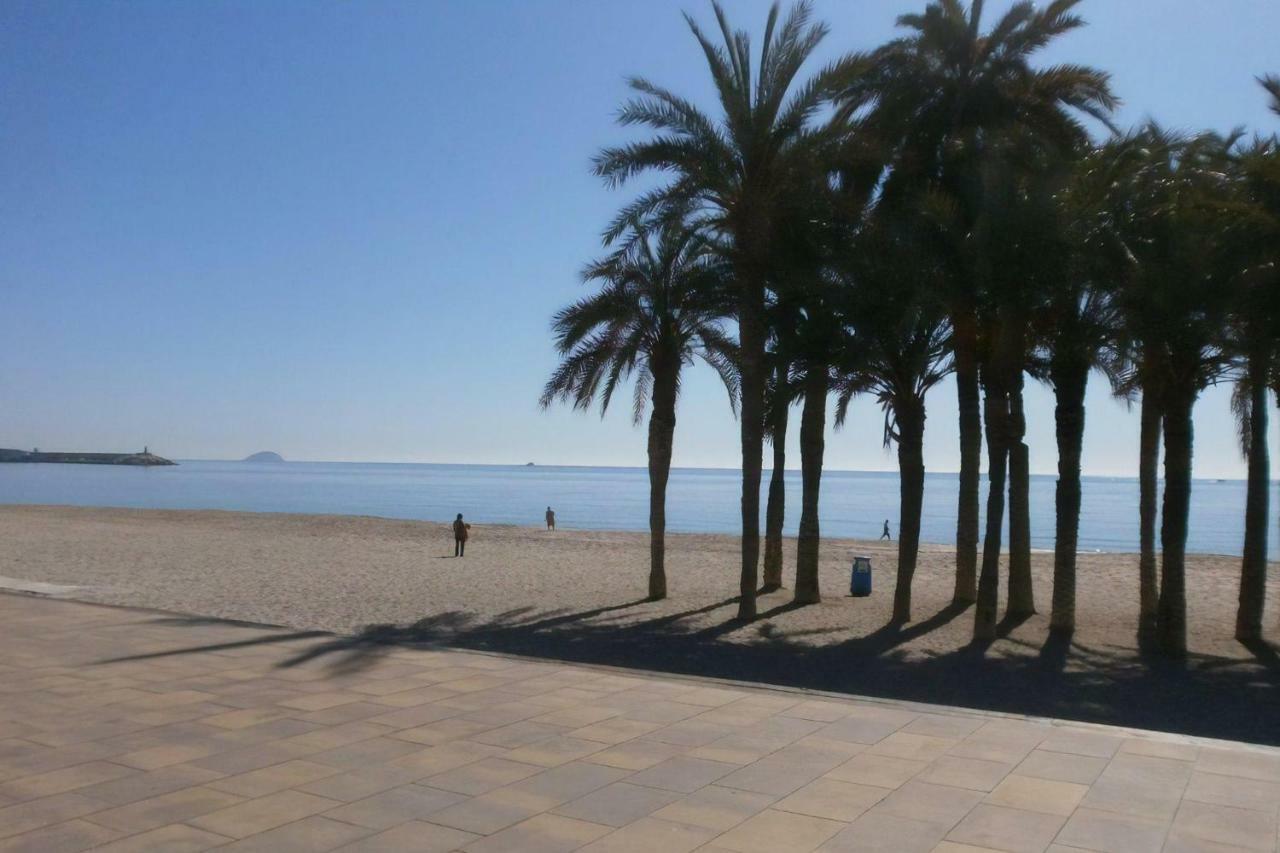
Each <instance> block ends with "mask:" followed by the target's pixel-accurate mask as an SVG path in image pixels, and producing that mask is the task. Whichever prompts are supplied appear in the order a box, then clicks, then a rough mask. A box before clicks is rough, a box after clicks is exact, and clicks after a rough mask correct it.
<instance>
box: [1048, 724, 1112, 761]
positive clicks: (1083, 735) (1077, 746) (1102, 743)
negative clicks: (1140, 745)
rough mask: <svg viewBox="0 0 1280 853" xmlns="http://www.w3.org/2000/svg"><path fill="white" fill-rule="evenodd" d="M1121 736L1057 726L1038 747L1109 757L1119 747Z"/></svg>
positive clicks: (1050, 750)
mask: <svg viewBox="0 0 1280 853" xmlns="http://www.w3.org/2000/svg"><path fill="white" fill-rule="evenodd" d="M1123 742H1124V739H1123V738H1120V737H1117V736H1116V735H1109V734H1103V733H1101V732H1092V731H1085V730H1082V729H1072V728H1067V727H1058V728H1057V729H1056V730H1055V731H1054V732H1053V733H1052V734H1050V735H1049V736H1048V737H1046V738H1045V739H1044V740H1042V741H1041V742H1040V749H1044V750H1048V751H1049V752H1070V753H1073V754H1075V755H1091V756H1094V757H1095V758H1110V757H1111V756H1113V755H1115V754H1116V751H1117V750H1119V749H1120V744H1122V743H1123Z"/></svg>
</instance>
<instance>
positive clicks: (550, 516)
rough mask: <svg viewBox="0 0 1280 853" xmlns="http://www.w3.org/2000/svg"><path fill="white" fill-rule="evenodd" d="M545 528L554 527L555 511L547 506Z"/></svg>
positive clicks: (551, 528) (552, 528)
mask: <svg viewBox="0 0 1280 853" xmlns="http://www.w3.org/2000/svg"><path fill="white" fill-rule="evenodd" d="M547 529H548V530H555V529H556V511H555V510H554V509H552V508H551V507H547Z"/></svg>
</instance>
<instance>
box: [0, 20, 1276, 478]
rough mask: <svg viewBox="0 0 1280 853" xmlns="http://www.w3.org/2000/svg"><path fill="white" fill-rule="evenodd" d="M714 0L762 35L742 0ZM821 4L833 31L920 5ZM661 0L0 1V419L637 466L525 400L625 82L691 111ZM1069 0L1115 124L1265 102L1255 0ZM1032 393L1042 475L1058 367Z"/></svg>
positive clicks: (685, 445) (1224, 111)
mask: <svg viewBox="0 0 1280 853" xmlns="http://www.w3.org/2000/svg"><path fill="white" fill-rule="evenodd" d="M726 5H727V7H728V10H729V13H730V16H731V19H732V20H733V21H734V22H735V24H736V25H738V26H744V27H748V28H750V29H751V30H753V31H754V32H758V31H759V29H760V28H761V26H762V24H763V21H764V17H765V13H766V11H767V3H766V2H763V0H729V2H728V3H727V4H726ZM815 5H816V11H817V14H818V16H819V17H821V18H822V19H824V20H826V21H827V22H828V23H829V24H830V27H831V34H830V36H829V37H828V39H827V41H826V42H825V43H824V45H823V47H822V51H821V53H820V59H825V58H831V57H834V56H836V55H838V54H840V53H843V52H846V51H851V50H861V49H868V48H871V47H874V46H875V45H877V44H879V43H880V42H882V41H884V40H885V39H887V38H889V37H891V36H892V35H893V33H894V27H893V21H894V18H895V17H896V16H897V15H898V14H901V13H903V12H908V11H913V10H915V9H917V8H919V7H922V5H923V0H857V2H852V0H825V2H818V3H816V4H815ZM987 5H988V16H989V18H991V17H994V15H995V14H997V13H999V12H1000V11H1002V10H1003V9H1005V8H1007V7H1008V5H1009V0H989V2H988V4H987ZM682 10H688V11H690V12H691V13H693V14H694V15H695V16H696V17H697V18H699V19H701V20H702V21H704V22H705V23H708V24H709V23H710V21H711V16H710V5H709V3H704V2H701V0H681V2H665V0H661V1H660V0H653V2H645V3H636V2H633V0H543V2H537V3H519V2H497V1H496V0H481V2H469V0H467V2H464V0H453V1H452V2H445V1H444V0H438V1H437V2H429V3H426V2H385V0H369V2H359V3H356V2H345V1H344V2H334V1H333V0H329V1H328V2H316V3H302V2H286V1H285V0H278V2H271V3H261V2H257V1H256V0H245V2H235V0H223V2H217V3H173V2H168V0H164V2H145V0H133V2H121V0H104V2H88V0H78V1H77V2H69V0H62V2H24V0H10V2H6V3H4V4H0V447H21V448H28V447H36V446H38V447H41V448H43V449H48V450H55V449H62V450H94V451H125V450H133V449H140V448H141V447H142V446H143V445H144V444H145V445H148V446H149V447H150V448H151V450H152V451H153V452H156V453H160V454H162V455H165V456H169V457H172V458H180V459H191V458H201V459H221V458H239V457H243V456H245V455H247V454H249V453H252V452H255V451H259V450H274V451H278V452H280V453H281V454H283V455H284V456H285V457H286V458H289V459H298V460H356V461H404V462H409V461H420V462H461V463H493V464H507V463H515V464H523V463H524V462H527V461H534V462H537V463H539V464H572V465H643V464H644V463H645V432H644V430H643V429H642V428H636V427H634V426H633V425H632V423H631V418H630V412H629V406H627V405H620V406H618V408H617V410H616V411H610V412H609V414H608V415H607V417H605V418H604V419H603V420H602V419H601V418H600V416H599V414H598V412H591V413H585V414H584V413H581V412H574V411H572V410H569V409H567V408H564V407H560V408H556V409H553V410H551V411H548V412H544V411H542V410H540V409H539V408H538V405H537V401H538V396H539V393H540V390H541V388H542V385H543V383H544V382H545V381H546V378H547V376H548V374H549V373H550V371H551V370H552V368H553V367H554V365H555V353H554V351H553V349H552V344H551V337H550V334H549V330H548V329H549V319H550V317H551V315H552V313H553V312H554V311H555V310H556V309H557V308H559V307H561V306H563V305H565V304H566V303H568V302H570V301H572V300H573V299H576V298H578V297H579V296H581V295H582V294H583V293H584V287H585V286H584V285H583V284H582V283H581V281H580V280H579V276H578V272H579V270H580V269H581V268H582V266H583V264H584V263H585V262H586V261H587V260H589V259H590V258H591V257H593V256H595V255H597V254H599V253H600V251H601V247H600V239H599V234H600V231H601V229H602V228H603V226H604V224H605V223H606V221H607V220H608V218H609V217H610V215H611V214H612V213H613V212H614V211H615V210H616V209H617V208H618V207H619V206H620V205H622V204H623V203H624V202H625V201H626V200H627V199H628V198H629V192H628V191H627V190H626V189H623V190H610V189H608V188H606V187H605V186H604V185H603V184H602V183H601V182H600V181H599V180H598V179H596V178H594V177H593V176H592V175H591V173H590V158H591V156H592V154H593V153H594V152H596V151H597V150H598V149H600V148H601V147H602V146H605V145H609V144H613V143H617V142H619V141H623V140H626V139H629V138H632V136H633V134H632V132H630V131H626V130H624V129H621V128H619V127H618V126H617V125H616V123H615V116H616V111H617V108H618V106H619V105H620V104H621V103H622V101H623V100H624V99H625V98H626V96H627V89H626V85H625V78H626V77H627V76H628V75H637V74H639V75H644V76H647V77H649V78H651V79H653V80H654V81H655V82H658V83H661V84H663V85H666V86H668V87H669V88H672V89H674V90H676V91H678V92H681V93H686V94H687V95H688V96H689V97H691V98H693V99H695V100H696V101H698V102H700V103H702V104H704V105H706V106H707V107H708V108H711V107H712V106H713V104H712V99H711V92H710V88H709V83H708V80H707V74H706V69H705V64H704V61H703V59H702V58H701V56H700V54H699V52H698V50H697V47H696V45H695V43H694V42H693V40H692V38H691V37H690V35H689V33H688V30H687V28H686V26H685V24H684V21H683V19H682V18H681V11H682ZM1081 11H1082V13H1083V15H1084V16H1085V17H1086V18H1087V19H1088V20H1089V21H1090V26H1089V27H1088V28H1087V29H1085V30H1083V31H1079V32H1076V33H1074V34H1071V35H1069V36H1067V37H1065V38H1063V39H1062V40H1061V41H1060V42H1059V43H1057V44H1055V45H1054V46H1053V47H1052V48H1051V49H1049V50H1047V51H1045V53H1044V55H1043V61H1044V62H1045V63H1055V62H1068V61H1069V62H1079V63H1087V64H1092V65H1096V66H1098V67H1101V68H1104V69H1106V70H1109V71H1110V72H1112V74H1113V75H1114V81H1113V82H1114V86H1115V88H1116V90H1117V92H1118V93H1119V94H1120V95H1121V96H1122V97H1123V99H1124V101H1125V104H1124V107H1123V108H1122V110H1121V111H1120V113H1119V122H1120V123H1121V124H1122V125H1131V124H1134V123H1137V122H1141V121H1143V120H1144V119H1146V118H1148V117H1154V118H1157V119H1159V120H1160V121H1161V122H1163V123H1165V124H1167V125H1170V126H1173V127H1180V128H1186V129H1199V128H1213V129H1220V130H1226V129H1230V128H1232V127H1235V126H1241V125H1242V126H1245V127H1247V128H1249V129H1251V130H1255V129H1256V130H1260V131H1263V132H1266V133H1272V132H1275V131H1280V119H1277V118H1276V117H1275V116H1273V115H1271V114H1270V113H1268V112H1267V110H1266V102H1265V99H1264V97H1263V94H1262V91H1261V89H1260V88H1259V87H1258V86H1257V85H1256V84H1255V83H1254V77H1255V76H1257V75H1259V74H1262V73H1264V72H1268V71H1270V72H1280V54H1278V53H1277V52H1276V50H1275V40H1274V34H1275V33H1276V32H1280V4H1278V3H1276V2H1274V0H1223V2H1219V3H1205V2H1203V0H1085V2H1084V3H1083V4H1082V6H1081ZM716 383H717V380H716V379H715V377H714V375H713V374H712V373H711V371H710V370H709V369H707V368H705V367H699V368H695V369H693V370H692V371H691V372H689V373H688V374H687V376H686V379H685V385H684V390H683V397H682V400H681V403H680V408H679V422H678V425H677V429H676V439H675V457H674V462H675V464H676V465H678V466H686V467H736V466H737V465H738V464H739V462H740V456H739V452H738V447H737V426H736V424H735V423H734V421H733V420H732V416H731V414H730V412H729V409H728V406H727V402H726V399H727V398H726V396H725V394H724V391H723V389H721V388H720V387H718V386H717V384H716ZM1229 399H1230V389H1229V388H1227V387H1219V388H1214V389H1210V390H1209V391H1208V392H1206V393H1205V394H1204V395H1203V397H1202V398H1201V401H1200V403H1199V404H1198V406H1197V410H1196V420H1195V427H1196V437H1197V441H1196V448H1195V451H1196V455H1195V474H1196V476H1199V477H1222V478H1226V477H1243V476H1244V465H1243V462H1242V461H1241V459H1240V454H1239V451H1238V450H1237V443H1236V438H1235V435H1236V432H1235V427H1234V424H1233V421H1232V418H1231V414H1230V410H1229ZM928 406H929V413H930V417H929V421H928V429H927V433H926V464H927V466H928V468H929V470H931V471H954V470H956V468H957V467H958V457H957V451H956V425H955V412H956V408H955V394H954V390H953V387H952V385H951V384H950V383H947V384H945V385H944V386H942V387H939V388H938V389H937V390H936V391H934V392H933V393H932V394H931V396H930V398H929V400H928ZM1087 407H1088V418H1089V420H1088V425H1087V429H1086V434H1085V447H1084V456H1083V459H1084V467H1085V472H1086V473H1087V474H1097V475H1115V476H1129V475H1132V474H1134V473H1135V471H1136V464H1137V463H1136V460H1137V446H1138V421H1137V415H1136V410H1133V411H1130V410H1129V409H1128V408H1127V407H1126V405H1125V404H1123V403H1119V402H1116V401H1114V400H1113V399H1111V398H1110V396H1109V394H1108V392H1107V388H1106V384H1105V382H1104V381H1103V380H1102V379H1101V378H1099V377H1094V379H1093V381H1092V383H1091V390H1090V393H1089V396H1088V398H1087ZM1028 412H1029V425H1028V427H1029V431H1028V439H1027V440H1028V443H1029V445H1030V449H1031V465H1032V470H1033V471H1034V472H1036V473H1046V474H1048V473H1053V472H1054V471H1056V464H1057V459H1056V452H1055V449H1054V428H1053V398H1052V394H1051V393H1050V392H1049V391H1048V390H1046V389H1044V388H1042V387H1034V386H1033V387H1031V388H1030V389H1029V391H1028ZM849 420H850V422H849V423H848V424H847V425H846V426H845V427H844V428H843V429H842V430H840V431H839V432H833V433H832V434H831V435H829V437H828V441H827V465H828V467H830V468H835V469H865V470H892V469H893V468H894V467H895V457H894V456H893V455H892V454H891V453H890V452H888V451H886V450H885V449H884V448H883V447H882V444H881V430H882V415H881V413H880V411H879V410H878V408H877V407H876V406H875V405H874V403H872V402H870V401H865V400H864V401H860V402H858V403H855V405H854V406H853V407H852V409H851V413H850V419H849ZM1274 420H1280V418H1273V421H1274ZM1276 432H1277V430H1276V427H1275V426H1274V424H1273V428H1272V433H1273V441H1274V440H1275V438H1276ZM791 460H792V467H798V463H799V455H798V453H797V452H796V449H795V437H794V435H793V436H792V438H791ZM1273 460H1275V470H1276V471H1277V472H1280V452H1276V453H1273Z"/></svg>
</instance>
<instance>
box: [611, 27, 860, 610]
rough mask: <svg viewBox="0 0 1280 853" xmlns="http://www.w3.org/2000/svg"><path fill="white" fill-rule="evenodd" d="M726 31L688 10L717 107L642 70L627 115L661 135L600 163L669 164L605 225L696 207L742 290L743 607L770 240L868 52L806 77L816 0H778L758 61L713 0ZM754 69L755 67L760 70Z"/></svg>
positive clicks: (751, 551)
mask: <svg viewBox="0 0 1280 853" xmlns="http://www.w3.org/2000/svg"><path fill="white" fill-rule="evenodd" d="M712 8H713V9H714V12H715V17H716V21H717V23H718V25H719V30H720V41H719V43H717V42H716V41H714V40H713V39H712V38H710V37H708V36H707V35H706V34H704V33H703V31H702V29H701V28H700V27H699V26H698V24H697V23H696V22H695V21H694V20H693V18H691V17H689V16H687V15H686V16H685V17H686V21H687V22H688V24H689V28H690V30H691V31H692V32H693V36H694V38H695V39H696V40H697V42H698V44H699V45H700V47H701V48H702V52H703V54H704V56H705V58H706V61H707V67H708V69H709V71H710V73H711V79H712V82H713V84H714V86H715V91H716V93H717V95H718V99H719V114H718V115H717V116H716V117H714V118H713V117H712V116H710V115H708V114H706V113H704V112H703V111H702V110H701V109H699V108H698V107H697V106H696V105H695V104H693V103H692V102H691V101H689V100H687V99H685V98H683V97H681V96H679V95H677V94H675V93H674V92H671V91H669V90H667V89H664V88H662V87H660V86H658V85H656V84H654V83H651V82H649V81H648V80H644V79H641V78H633V79H632V80H631V81H630V86H631V88H632V89H633V90H634V91H635V92H636V97H635V98H633V99H632V100H631V101H629V102H627V103H626V104H625V105H624V106H623V108H622V110H621V112H620V115H619V120H620V122H621V123H622V124H624V125H642V126H645V127H648V128H650V129H652V130H654V131H656V133H657V135H656V136H654V137H652V138H650V139H647V140H644V141H641V142H636V143H632V144H629V145H623V146H618V147H611V148H606V149H605V150H603V151H601V152H600V154H599V155H597V157H596V161H595V167H596V173H597V174H598V175H600V176H602V177H603V178H604V179H605V180H606V181H608V182H609V183H610V184H612V185H620V184H622V183H624V182H626V181H627V180H628V179H630V178H632V177H634V176H636V175H639V174H641V173H645V172H650V171H654V172H660V173H663V174H664V175H665V176H667V177H668V180H667V181H666V183H664V184H662V185H661V186H659V187H657V188H656V189H653V190H650V191H648V192H645V193H644V194H642V195H641V196H640V197H639V198H637V199H636V200H635V201H634V202H633V203H632V204H631V205H629V206H628V208H627V209H626V210H625V211H624V212H623V214H622V215H621V217H620V218H619V220H618V222H617V223H615V225H614V226H613V227H612V228H610V229H609V231H608V232H607V234H606V236H609V235H612V234H614V233H616V232H617V231H618V230H619V229H620V228H622V227H624V226H625V223H626V222H627V221H628V220H629V219H630V218H632V217H634V216H636V215H637V214H645V213H648V212H651V211H654V210H657V209H661V208H664V207H673V206H674V207H678V208H682V209H688V210H692V211H694V214H693V215H694V216H695V218H697V219H698V221H699V223H700V224H701V226H702V227H705V228H707V229H710V230H712V231H714V232H715V233H717V234H718V235H720V236H721V237H722V238H723V244H724V246H725V248H726V259H727V261H728V264H729V267H730V271H731V275H732V278H733V282H734V290H735V293H736V298H737V304H736V311H735V314H736V317H735V319H736V320H737V324H738V339H739V343H740V355H739V358H740V371H741V413H740V414H741V427H742V432H741V438H742V567H741V569H742V570H741V577H740V583H739V587H740V591H741V594H740V597H739V603H738V618H740V619H753V618H755V615H756V581H757V569H758V560H759V552H760V475H761V467H762V462H763V459H762V457H763V452H764V432H765V423H764V415H765V411H764V409H765V386H766V382H767V378H768V377H767V372H768V365H767V363H766V359H765V344H766V339H767V330H766V327H765V305H766V293H767V290H768V285H769V280H770V275H771V273H772V271H773V270H772V268H771V267H772V254H771V248H772V244H773V240H774V237H775V233H776V223H775V218H776V214H777V210H778V207H779V205H780V204H782V203H785V199H786V196H787V194H788V193H789V192H792V191H793V189H794V186H795V179H796V176H797V175H798V174H802V173H804V172H806V171H807V170H808V169H809V168H810V166H811V163H812V161H813V156H812V155H813V150H814V146H815V145H823V144H825V139H826V135H828V134H829V133H831V132H834V131H835V130H836V126H835V125H832V124H829V123H824V124H818V123H816V122H815V114H816V113H817V112H818V111H819V110H820V108H821V107H822V106H823V104H824V103H826V102H827V101H828V100H829V99H830V98H831V97H832V96H833V95H834V93H836V92H837V91H840V90H841V89H843V88H847V87H849V86H850V84H851V81H852V80H854V79H855V78H856V77H857V76H858V75H859V74H860V73H861V71H862V69H863V67H864V60H863V59H862V58H861V57H856V56H849V57H845V58H843V59H840V60H838V61H836V62H834V63H832V64H831V65H829V66H827V67H826V68H824V69H822V70H821V71H819V72H818V73H817V74H816V75H814V76H813V77H811V78H810V79H809V80H807V81H805V82H804V83H800V82H799V78H800V72H801V69H802V67H803V66H804V65H805V63H806V62H807V60H809V58H810V57H811V56H812V54H813V52H814V51H815V49H816V48H817V47H818V44H819V43H820V42H821V41H822V39H823V38H824V37H825V36H826V34H827V28H826V26H825V25H823V24H821V23H817V22H814V21H812V20H811V17H812V14H811V8H810V6H809V4H808V3H807V2H801V3H797V4H796V5H795V6H794V7H792V9H791V11H790V12H789V13H788V14H787V15H786V17H785V18H783V17H781V13H780V9H779V6H778V5H777V4H776V3H775V4H774V6H773V7H772V8H771V9H770V11H769V15H768V18H767V20H766V22H765V30H764V38H763V40H762V42H761V47H760V51H759V56H758V59H757V61H755V62H754V64H753V59H756V58H755V57H753V56H752V49H751V37H750V35H749V34H748V33H747V32H745V31H741V30H738V31H735V30H733V29H732V28H731V26H730V25H729V21H728V19H727V18H726V16H725V13H724V9H723V8H722V7H721V5H720V4H719V3H718V2H713V3H712ZM753 69H754V70H753Z"/></svg>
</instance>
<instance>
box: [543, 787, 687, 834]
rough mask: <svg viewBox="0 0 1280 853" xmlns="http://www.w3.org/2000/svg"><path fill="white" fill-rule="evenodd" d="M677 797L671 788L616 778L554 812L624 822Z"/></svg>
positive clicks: (610, 822)
mask: <svg viewBox="0 0 1280 853" xmlns="http://www.w3.org/2000/svg"><path fill="white" fill-rule="evenodd" d="M678 799H680V795H679V794H678V793H675V792H674V791H665V790H662V789H660V788H646V787H644V786H642V785H630V784H628V783H626V782H615V783H613V784H612V785H606V786H605V787H603V788H598V789H596V790H594V791H592V792H591V793H589V794H587V795H586V796H583V797H579V798H578V799H576V800H572V801H570V802H568V803H565V804H564V805H562V806H559V807H557V808H556V809H555V814H558V815H563V816H565V817H572V818H577V819H578V820H585V821H588V822H590V823H598V824H603V825H605V826H626V825H627V824H629V823H632V822H634V821H637V820H639V819H640V818H643V817H648V816H649V815H650V814H652V813H653V812H655V811H657V810H658V809H660V808H662V807H663V806H667V805H670V804H671V803H673V802H675V801H676V800H678Z"/></svg>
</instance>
